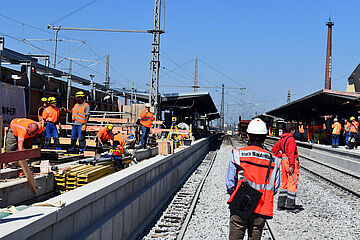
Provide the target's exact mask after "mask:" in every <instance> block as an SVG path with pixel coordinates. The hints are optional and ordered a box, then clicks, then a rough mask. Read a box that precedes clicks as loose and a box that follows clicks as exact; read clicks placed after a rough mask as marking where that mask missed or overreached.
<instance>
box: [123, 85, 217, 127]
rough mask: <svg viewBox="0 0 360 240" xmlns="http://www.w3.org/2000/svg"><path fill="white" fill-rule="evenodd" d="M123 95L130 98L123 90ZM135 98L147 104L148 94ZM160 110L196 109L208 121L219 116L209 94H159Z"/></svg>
mask: <svg viewBox="0 0 360 240" xmlns="http://www.w3.org/2000/svg"><path fill="white" fill-rule="evenodd" d="M118 90H120V89H118ZM123 94H124V96H126V97H127V98H130V96H131V92H130V91H128V90H123ZM136 98H137V99H138V100H140V101H143V102H148V100H149V94H148V93H144V92H137V93H136ZM161 109H162V110H166V109H168V110H184V111H186V109H197V111H198V112H199V114H200V115H206V116H207V117H208V118H209V119H210V120H213V119H216V118H220V114H219V112H218V110H217V108H216V106H215V104H214V101H213V99H212V97H211V96H210V93H209V92H191V93H165V94H161Z"/></svg>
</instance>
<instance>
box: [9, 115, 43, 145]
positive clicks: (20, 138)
mask: <svg viewBox="0 0 360 240" xmlns="http://www.w3.org/2000/svg"><path fill="white" fill-rule="evenodd" d="M42 130H43V126H42V125H41V124H40V123H38V122H35V121H33V120H31V119H27V118H15V119H13V120H12V121H11V122H10V128H9V130H8V132H7V134H6V139H5V152H11V151H16V150H23V149H29V148H31V142H32V140H33V138H34V137H35V136H37V135H39V134H40V133H41V132H42Z"/></svg>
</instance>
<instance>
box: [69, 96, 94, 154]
mask: <svg viewBox="0 0 360 240" xmlns="http://www.w3.org/2000/svg"><path fill="white" fill-rule="evenodd" d="M75 98H76V104H75V105H74V107H73V108H72V109H71V110H68V109H65V108H63V109H64V111H66V112H67V113H71V114H72V121H73V127H72V131H71V143H70V147H69V149H68V151H74V149H75V146H76V140H77V139H79V151H80V152H84V151H85V148H86V141H85V134H84V133H83V132H85V131H86V126H87V122H88V120H89V116H90V106H89V104H88V103H86V102H85V94H84V92H83V91H79V92H77V93H76V94H75Z"/></svg>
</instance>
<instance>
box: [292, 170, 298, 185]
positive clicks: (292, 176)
mask: <svg viewBox="0 0 360 240" xmlns="http://www.w3.org/2000/svg"><path fill="white" fill-rule="evenodd" d="M291 176H292V178H293V180H294V183H295V185H296V186H297V185H298V184H297V182H296V180H295V177H294V174H293V173H292V172H291Z"/></svg>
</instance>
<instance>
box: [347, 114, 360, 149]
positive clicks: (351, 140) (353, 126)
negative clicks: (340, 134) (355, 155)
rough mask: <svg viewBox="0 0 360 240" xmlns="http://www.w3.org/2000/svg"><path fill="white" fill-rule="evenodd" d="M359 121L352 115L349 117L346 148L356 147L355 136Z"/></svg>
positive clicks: (356, 135)
mask: <svg viewBox="0 0 360 240" xmlns="http://www.w3.org/2000/svg"><path fill="white" fill-rule="evenodd" d="M358 130H359V123H358V122H357V121H356V120H355V118H354V117H351V118H350V136H349V140H348V146H347V148H348V149H353V148H354V147H355V148H357V138H358Z"/></svg>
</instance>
